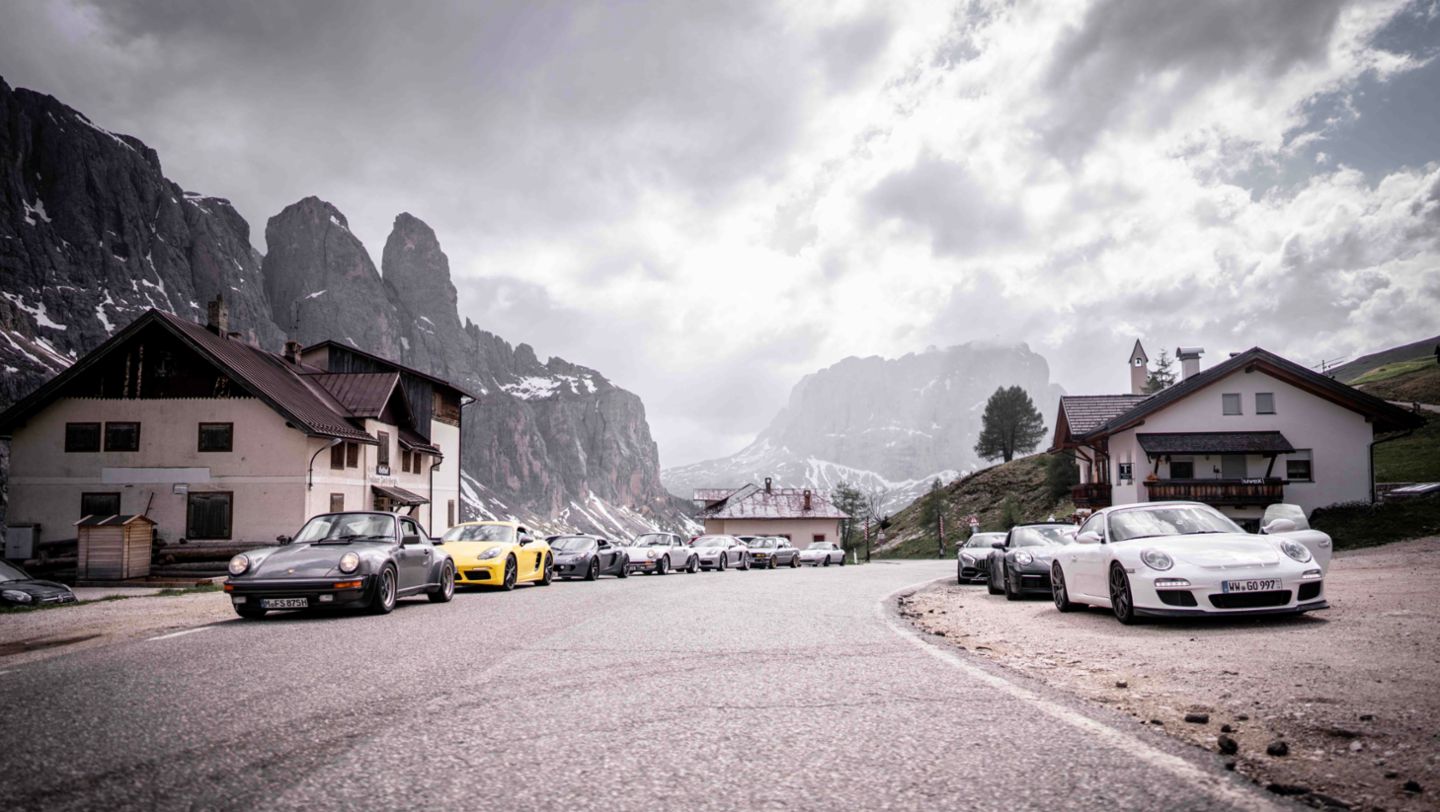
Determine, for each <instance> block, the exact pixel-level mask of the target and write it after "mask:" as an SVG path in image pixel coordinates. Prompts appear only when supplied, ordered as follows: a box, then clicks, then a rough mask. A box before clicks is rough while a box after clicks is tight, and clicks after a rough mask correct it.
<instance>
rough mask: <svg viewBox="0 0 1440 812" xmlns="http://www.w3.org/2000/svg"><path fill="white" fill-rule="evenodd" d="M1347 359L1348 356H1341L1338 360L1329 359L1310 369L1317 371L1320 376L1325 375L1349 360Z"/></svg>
mask: <svg viewBox="0 0 1440 812" xmlns="http://www.w3.org/2000/svg"><path fill="white" fill-rule="evenodd" d="M1349 357H1350V356H1348V355H1342V356H1340V357H1339V358H1331V359H1330V360H1328V361H1325V360H1322V361H1321V362H1320V363H1318V364H1316V365H1314V366H1312V367H1310V368H1311V369H1316V370H1319V371H1320V374H1321V375H1326V374H1328V373H1329V370H1332V369H1334V368H1335V367H1337V366H1339V365H1340V364H1341V363H1343V362H1344V361H1345V359H1346V358H1349Z"/></svg>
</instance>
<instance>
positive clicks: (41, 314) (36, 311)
mask: <svg viewBox="0 0 1440 812" xmlns="http://www.w3.org/2000/svg"><path fill="white" fill-rule="evenodd" d="M3 295H4V296H5V298H6V299H9V300H10V301H11V302H12V303H13V304H14V305H15V306H16V307H18V308H20V309H21V310H24V311H25V312H26V313H29V314H30V315H31V316H32V317H34V319H35V323H36V324H38V325H40V326H41V327H49V328H50V329H51V330H66V329H69V328H68V327H66V326H65V325H63V324H60V323H59V322H56V321H54V320H52V319H51V318H50V317H49V316H47V315H46V314H45V303H44V302H41V303H40V304H39V305H37V306H36V307H30V306H28V305H26V304H25V300H24V299H23V298H21V297H20V296H19V295H17V294H14V293H5V294H3Z"/></svg>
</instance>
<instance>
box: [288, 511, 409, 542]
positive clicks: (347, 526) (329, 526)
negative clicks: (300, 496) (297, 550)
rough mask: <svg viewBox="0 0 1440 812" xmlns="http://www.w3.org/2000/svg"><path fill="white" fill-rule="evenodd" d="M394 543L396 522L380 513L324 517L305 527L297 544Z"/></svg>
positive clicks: (311, 521) (343, 514) (329, 515)
mask: <svg viewBox="0 0 1440 812" xmlns="http://www.w3.org/2000/svg"><path fill="white" fill-rule="evenodd" d="M394 539H395V519H394V518H393V517H391V516H386V515H383V514H379V513H327V514H326V515H324V516H316V517H315V518H313V519H311V520H310V521H308V522H306V523H305V526H304V527H303V528H301V529H300V535H298V536H296V537H295V542H296V543H297V544H307V543H321V542H327V541H336V542H339V541H364V540H380V541H393V540H394Z"/></svg>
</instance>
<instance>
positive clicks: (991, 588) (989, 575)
mask: <svg viewBox="0 0 1440 812" xmlns="http://www.w3.org/2000/svg"><path fill="white" fill-rule="evenodd" d="M985 591H986V592H989V593H990V594H991V595H999V594H1000V593H1001V592H1004V591H1005V590H1003V589H1001V588H1000V587H998V586H996V585H995V565H994V562H991V565H990V566H989V567H988V568H986V570H985Z"/></svg>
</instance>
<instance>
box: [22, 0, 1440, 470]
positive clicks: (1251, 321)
mask: <svg viewBox="0 0 1440 812" xmlns="http://www.w3.org/2000/svg"><path fill="white" fill-rule="evenodd" d="M0 21H3V25H0V75H3V76H4V77H5V79H6V80H7V81H8V82H10V84H12V85H16V86H23V87H30V88H34V89H37V90H41V91H44V92H48V93H51V94H54V95H56V96H57V97H59V98H60V99H61V100H63V101H65V102H66V103H68V104H70V105H71V106H73V107H76V108H78V109H80V110H81V111H83V112H85V113H87V114H88V115H89V116H90V117H91V118H92V119H93V120H95V121H96V122H97V123H98V124H100V125H102V126H104V127H107V128H109V129H112V130H117V131H122V132H127V133H131V134H134V135H136V136H138V137H140V138H141V139H143V140H144V141H146V142H147V143H148V144H150V145H151V146H152V147H155V148H156V149H157V150H158V151H159V153H160V156H161V159H162V161H163V162H164V165H165V169H166V173H167V174H168V175H169V176H170V177H172V178H174V179H175V180H177V181H178V182H180V183H181V184H182V185H184V186H185V187H186V188H188V189H191V190H194V191H199V192H203V193H206V194H213V195H218V196H224V197H229V198H230V199H231V200H233V201H234V203H235V204H236V206H237V207H238V208H239V210H240V211H241V213H242V214H244V215H245V216H246V217H247V219H249V220H250V221H251V224H252V226H253V227H254V228H255V232H256V240H257V241H263V232H264V228H263V223H264V221H265V220H266V219H267V218H268V217H270V216H271V215H273V214H275V213H276V212H278V211H279V210H280V209H281V208H282V207H283V206H284V205H286V204H288V203H290V202H293V201H294V200H296V199H298V198H301V197H304V196H306V195H312V194H313V195H318V196H320V197H322V198H324V199H326V200H329V201H331V202H332V203H334V204H335V205H336V206H337V207H339V208H340V209H341V210H342V211H344V212H345V213H346V215H347V216H348V218H349V220H350V223H351V225H352V226H353V228H354V230H355V231H356V232H357V233H358V234H359V235H360V236H361V238H362V239H363V240H365V242H366V244H367V245H368V246H369V248H370V249H371V252H372V254H373V255H375V256H376V257H377V259H378V255H379V249H380V248H381V246H382V245H383V244H384V239H385V236H386V234H387V233H388V231H389V228H390V224H391V221H392V220H393V219H394V216H395V214H396V213H397V212H400V211H409V212H411V213H413V214H415V215H416V216H418V217H420V218H422V219H424V220H426V221H427V222H429V223H430V224H431V225H432V226H433V227H434V228H435V230H436V231H437V232H438V233H439V235H440V238H441V241H442V243H443V244H444V246H445V248H446V251H447V253H448V254H449V255H450V259H451V264H452V268H453V270H454V272H455V275H456V285H457V287H458V288H459V289H460V299H461V312H462V314H463V315H468V316H470V317H471V318H472V319H473V320H475V321H476V322H477V323H479V324H481V325H482V326H484V327H486V328H488V329H491V330H494V331H495V332H497V333H499V334H501V335H503V336H505V337H506V338H508V339H510V340H511V341H516V342H518V341H527V342H530V343H531V344H533V345H534V346H535V347H536V350H537V352H539V353H540V355H541V356H542V357H543V356H545V355H550V354H555V355H560V356H563V357H565V358H567V359H570V360H572V361H576V362H579V363H583V364H587V365H590V366H593V367H596V368H598V369H599V370H601V371H602V372H604V373H605V374H606V375H607V376H609V377H610V378H611V379H613V380H615V381H616V382H617V383H619V384H621V385H623V386H625V387H627V388H630V389H632V390H633V391H635V392H637V393H639V394H640V395H641V396H642V397H643V398H644V400H645V403H646V405H647V409H648V412H649V416H650V422H651V426H652V428H653V430H654V432H655V434H656V437H657V439H658V440H659V441H660V444H661V456H662V462H663V463H664V464H666V465H675V464H680V463H686V462H691V461H695V460H697V459H701V458H705V457H712V456H719V455H723V454H726V453H730V452H733V451H735V450H737V449H738V448H739V447H741V446H743V445H744V444H745V443H746V442H747V441H748V440H749V439H750V438H751V437H752V436H753V435H754V433H755V432H756V431H757V430H759V429H760V428H762V427H763V426H764V424H765V423H766V422H768V420H769V418H770V417H771V416H772V415H773V414H774V413H775V412H776V411H777V410H778V408H779V407H780V406H781V405H782V404H783V402H784V399H785V397H786V394H787V393H788V391H789V388H790V387H791V386H792V385H793V384H794V383H795V382H796V381H797V380H798V379H799V377H800V376H801V375H803V374H805V373H807V372H810V371H813V370H815V369H818V368H821V367H824V366H828V365H829V364H831V363H834V362H835V361H837V360H839V359H841V358H843V357H845V356H848V355H886V356H898V355H903V354H905V353H907V352H916V351H923V350H924V349H925V348H926V347H928V346H932V345H933V346H947V345H950V344H956V343H960V342H964V341H971V340H987V341H1004V342H1020V341H1023V342H1026V343H1028V344H1029V345H1030V347H1031V348H1032V349H1034V350H1036V351H1038V352H1040V353H1042V354H1043V355H1045V356H1046V357H1047V358H1048V359H1049V361H1050V364H1051V369H1052V374H1053V376H1054V377H1055V379H1056V380H1058V382H1059V383H1061V384H1062V385H1063V386H1065V387H1066V388H1067V389H1069V390H1070V391H1072V392H1099V391H1113V390H1122V389H1123V388H1124V387H1125V386H1126V385H1127V384H1126V380H1127V378H1126V369H1125V366H1124V360H1125V357H1126V356H1127V355H1128V352H1129V348H1130V344H1131V343H1132V342H1133V341H1134V339H1135V338H1136V337H1137V336H1138V337H1142V338H1143V339H1144V341H1145V343H1146V345H1147V346H1148V347H1150V348H1151V350H1152V356H1153V355H1154V354H1155V352H1154V351H1155V350H1158V349H1159V348H1161V347H1169V348H1172V349H1173V347H1175V346H1176V345H1177V344H1182V343H1183V344H1200V345H1203V346H1205V347H1206V348H1207V349H1208V350H1209V353H1210V359H1211V360H1212V361H1213V360H1214V359H1215V358H1223V357H1224V353H1225V352H1227V351H1231V350H1237V349H1243V348H1246V347H1249V346H1252V345H1256V344H1258V345H1262V346H1265V347H1267V348H1269V349H1272V350H1276V351H1279V352H1281V353H1283V354H1285V355H1288V356H1289V357H1292V358H1294V359H1295V360H1297V361H1300V362H1303V363H1306V364H1313V363H1318V362H1319V361H1321V360H1322V359H1333V358H1337V357H1344V356H1353V355H1354V354H1356V353H1357V352H1359V351H1364V350H1368V349H1373V348H1379V347H1383V346H1387V345H1389V344H1393V343H1398V342H1403V341H1409V340H1415V339H1418V338H1421V337H1425V336H1430V335H1434V334H1436V333H1440V163H1437V161H1440V137H1437V136H1440V60H1437V59H1436V57H1437V55H1440V4H1437V0H1420V1H1419V2H1408V3H1407V2H1386V1H1377V2H1335V1H1333V0H1264V1H1263V2H1222V1H1221V0H1215V1H1214V2H1195V1H1194V0H1129V1H1128V2H1098V3H1088V4H1085V3H1079V2H1076V3H1068V2H1065V3H1060V2H1052V3H1045V4H1028V3H1010V2H986V0H975V1H974V2H960V3H955V4H953V5H946V4H945V3H942V2H937V0H918V1H917V2H906V1H903V0H880V1H879V2H874V3H867V2H837V3H825V4H806V3H782V2H773V0H762V1H761V2H756V3H744V2H733V3H723V4H722V3H673V2H658V3H640V2H636V3H594V4H579V5H577V4H567V3H547V2H539V1H537V0H523V1H522V2H515V3H500V2H495V3H478V2H468V1H464V2H462V1H460V0H457V1H456V2H450V3H440V2H413V3H392V2H372V3H362V2H322V1H321V0H307V2H304V3H293V4H281V3H264V2H185V3H176V2H161V1H159V0H156V1H155V2H145V1H144V0H134V1H133V2H114V1H110V0H107V2H104V3H94V4H91V3H86V2H76V1H75V0H57V2H49V3H30V2H24V1H23V0H3V2H0ZM258 247H260V248H261V249H262V250H263V249H264V246H263V244H261V245H258Z"/></svg>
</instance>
